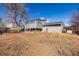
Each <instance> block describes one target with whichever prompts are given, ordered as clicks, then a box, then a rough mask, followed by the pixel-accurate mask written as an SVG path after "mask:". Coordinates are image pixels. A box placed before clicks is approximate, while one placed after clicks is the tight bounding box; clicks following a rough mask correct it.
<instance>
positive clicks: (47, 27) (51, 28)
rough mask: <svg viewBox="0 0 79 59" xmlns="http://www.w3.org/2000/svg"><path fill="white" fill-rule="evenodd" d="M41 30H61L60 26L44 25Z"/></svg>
mask: <svg viewBox="0 0 79 59" xmlns="http://www.w3.org/2000/svg"><path fill="white" fill-rule="evenodd" d="M43 31H48V32H62V27H61V26H45V27H43Z"/></svg>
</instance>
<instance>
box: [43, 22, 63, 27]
mask: <svg viewBox="0 0 79 59" xmlns="http://www.w3.org/2000/svg"><path fill="white" fill-rule="evenodd" d="M62 23H63V22H48V23H45V24H43V26H61V24H62Z"/></svg>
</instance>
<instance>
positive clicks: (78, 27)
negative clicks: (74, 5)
mask: <svg viewBox="0 0 79 59" xmlns="http://www.w3.org/2000/svg"><path fill="white" fill-rule="evenodd" d="M71 24H72V30H73V32H74V33H78V32H79V13H78V12H77V13H74V14H73V16H72V19H71Z"/></svg>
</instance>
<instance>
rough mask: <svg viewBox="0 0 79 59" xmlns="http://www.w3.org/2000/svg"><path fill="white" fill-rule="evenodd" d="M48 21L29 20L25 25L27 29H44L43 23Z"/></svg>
mask: <svg viewBox="0 0 79 59" xmlns="http://www.w3.org/2000/svg"><path fill="white" fill-rule="evenodd" d="M46 22H47V21H46V20H44V19H36V20H29V21H27V24H26V26H25V29H26V30H27V31H42V28H43V27H42V25H43V24H44V23H46Z"/></svg>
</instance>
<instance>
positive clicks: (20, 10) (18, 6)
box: [4, 3, 27, 26]
mask: <svg viewBox="0 0 79 59" xmlns="http://www.w3.org/2000/svg"><path fill="white" fill-rule="evenodd" d="M4 6H5V7H6V9H7V10H8V12H9V13H10V14H11V15H10V18H11V19H13V24H14V26H20V23H21V21H23V20H25V19H26V17H27V16H26V14H27V13H26V9H25V8H24V4H22V3H6V4H4Z"/></svg>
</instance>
